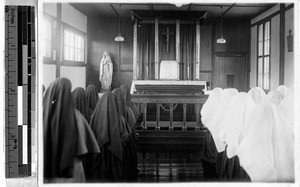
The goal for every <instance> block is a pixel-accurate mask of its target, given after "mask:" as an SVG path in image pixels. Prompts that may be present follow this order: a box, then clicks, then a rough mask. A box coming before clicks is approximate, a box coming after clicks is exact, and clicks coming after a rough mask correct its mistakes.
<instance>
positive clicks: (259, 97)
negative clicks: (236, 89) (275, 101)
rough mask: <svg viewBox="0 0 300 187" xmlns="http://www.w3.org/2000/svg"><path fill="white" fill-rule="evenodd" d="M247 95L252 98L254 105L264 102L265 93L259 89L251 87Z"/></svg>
mask: <svg viewBox="0 0 300 187" xmlns="http://www.w3.org/2000/svg"><path fill="white" fill-rule="evenodd" d="M248 94H249V95H250V96H251V97H252V99H253V101H254V102H255V104H260V103H262V102H263V101H264V99H265V97H266V93H265V92H264V90H263V89H262V88H260V87H253V88H251V89H250V90H249V91H248Z"/></svg>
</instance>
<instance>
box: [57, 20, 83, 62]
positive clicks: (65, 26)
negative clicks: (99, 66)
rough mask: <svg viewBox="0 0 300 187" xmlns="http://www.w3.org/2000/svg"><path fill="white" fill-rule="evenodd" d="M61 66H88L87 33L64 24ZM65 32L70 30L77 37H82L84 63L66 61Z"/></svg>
mask: <svg viewBox="0 0 300 187" xmlns="http://www.w3.org/2000/svg"><path fill="white" fill-rule="evenodd" d="M61 29H62V30H61V65H63V66H86V62H87V36H86V33H85V32H83V31H81V30H78V29H76V28H74V27H72V26H70V25H68V24H66V23H64V22H62V27H61ZM65 30H69V31H70V32H72V33H73V34H75V35H80V36H82V38H83V61H75V60H65V43H64V42H65Z"/></svg>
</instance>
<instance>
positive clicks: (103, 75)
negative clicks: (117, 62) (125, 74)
mask: <svg viewBox="0 0 300 187" xmlns="http://www.w3.org/2000/svg"><path fill="white" fill-rule="evenodd" d="M112 74H113V64H112V61H111V58H110V56H109V54H108V52H107V51H104V53H103V57H102V60H101V62H100V72H99V80H100V82H101V84H102V90H104V91H110V90H111V82H112Z"/></svg>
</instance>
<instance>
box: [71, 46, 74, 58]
mask: <svg viewBox="0 0 300 187" xmlns="http://www.w3.org/2000/svg"><path fill="white" fill-rule="evenodd" d="M70 60H72V61H73V60H74V48H72V47H71V48H70Z"/></svg>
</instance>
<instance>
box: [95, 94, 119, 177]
mask: <svg viewBox="0 0 300 187" xmlns="http://www.w3.org/2000/svg"><path fill="white" fill-rule="evenodd" d="M118 116H119V113H118V106H117V101H116V97H115V95H114V94H112V93H105V94H103V95H102V96H101V98H100V99H99V101H98V103H97V105H96V107H95V110H94V113H93V115H92V117H91V121H90V126H91V128H92V130H93V132H94V134H95V137H96V139H97V142H98V145H99V147H100V150H101V154H98V155H97V156H96V157H94V168H93V169H94V172H93V173H94V179H95V181H99V182H120V181H122V178H123V176H122V171H123V163H122V162H123V147H122V131H121V128H120V126H121V125H120V124H121V121H120V117H118Z"/></svg>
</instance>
